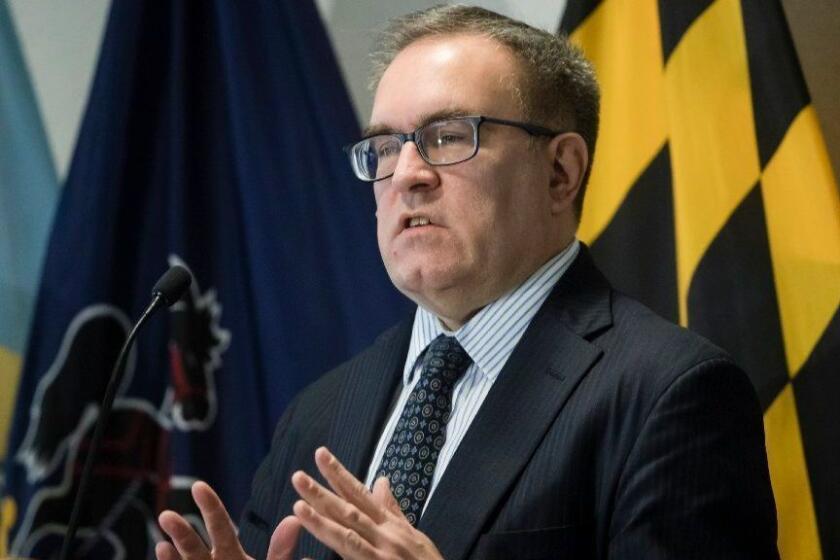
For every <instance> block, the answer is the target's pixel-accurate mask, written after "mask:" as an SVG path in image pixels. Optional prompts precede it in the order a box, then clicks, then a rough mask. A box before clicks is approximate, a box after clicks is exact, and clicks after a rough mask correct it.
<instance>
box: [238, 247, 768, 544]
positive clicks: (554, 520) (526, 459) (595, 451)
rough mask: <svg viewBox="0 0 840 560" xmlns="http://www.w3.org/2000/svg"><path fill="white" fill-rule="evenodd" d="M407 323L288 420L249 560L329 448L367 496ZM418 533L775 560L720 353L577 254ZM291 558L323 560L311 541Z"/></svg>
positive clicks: (250, 525) (748, 397) (251, 508)
mask: <svg viewBox="0 0 840 560" xmlns="http://www.w3.org/2000/svg"><path fill="white" fill-rule="evenodd" d="M410 333H411V321H410V320H409V321H405V322H404V323H403V324H400V325H398V326H396V327H394V328H392V329H391V330H389V331H387V332H385V333H384V334H383V335H382V336H380V337H379V339H378V340H377V341H376V342H375V343H374V344H373V346H371V347H370V348H368V349H367V350H365V351H364V352H362V353H361V354H359V355H358V356H356V357H355V358H353V359H352V360H350V361H349V362H347V363H345V364H343V365H341V366H339V367H338V368H336V369H335V370H333V371H332V372H330V373H328V374H326V375H325V376H324V377H322V378H321V379H320V380H319V381H317V382H316V383H314V384H313V385H312V386H311V387H309V388H308V389H307V390H305V391H304V392H303V393H302V394H301V395H300V396H299V397H298V398H297V399H296V400H295V401H294V403H293V404H292V405H290V407H289V409H288V410H287V412H286V413H285V414H284V416H283V418H282V419H281V420H280V422H279V424H278V426H277V430H276V434H275V436H274V442H273V445H272V448H271V452H270V454H269V455H268V457H267V458H266V460H265V461H264V462H263V464H262V466H261V467H260V469H259V471H258V472H257V474H256V477H255V478H254V484H253V492H252V495H251V499H250V501H249V502H248V504H247V506H246V510H245V512H244V515H243V517H242V521H241V526H240V529H241V533H240V537H241V540H242V542H243V545H244V546H245V549H246V550H248V551H249V553H251V554H252V555H253V556H255V557H256V558H263V557H264V556H265V552H266V548H267V546H268V540H269V536H270V535H271V532H272V530H273V528H274V527H275V525H276V524H277V523H278V522H279V520H280V519H281V518H282V517H283V516H285V515H288V514H289V513H290V512H291V506H292V504H293V503H294V501H295V500H296V498H297V496H296V494H295V491H294V489H293V488H292V487H291V485H290V484H289V477H290V476H291V474H292V473H293V472H294V471H295V470H296V469H304V470H306V471H307V472H310V473H316V472H317V471H316V469H315V466H314V461H313V452H314V450H315V449H316V448H317V447H318V446H320V445H327V446H328V447H329V448H330V449H331V450H332V451H333V452H334V453H335V454H336V455H337V456H338V457H339V458H340V459H341V460H342V461H343V462H344V464H345V465H347V467H348V468H349V469H350V470H351V471H353V472H354V473H355V474H356V475H357V476H358V477H359V478H361V479H363V478H364V476H365V473H366V471H367V467H368V463H369V461H370V458H371V455H372V453H373V450H374V446H375V444H376V441H377V439H378V437H379V434H380V431H381V429H382V427H383V425H384V423H385V422H386V419H387V415H388V413H389V408H390V406H391V402H392V396H393V395H394V392H395V391H396V390H397V386H398V383H399V381H400V380H401V379H402V370H403V365H404V360H405V355H406V351H407V348H408V342H409V337H410ZM419 529H421V530H422V531H424V532H425V533H426V534H428V535H429V536H430V537H431V538H432V540H433V541H434V542H435V544H437V546H438V548H439V549H440V551H441V552H442V553H443V555H444V557H445V558H447V559H449V560H456V559H462V558H487V559H490V558H506V559H508V558H517V559H548V558H607V557H610V558H646V559H647V558H703V559H718V558H777V557H778V553H777V550H776V512H775V505H774V502H773V496H772V492H771V489H770V479H769V474H768V468H767V459H766V454H765V448H764V430H763V424H762V417H761V409H760V407H759V404H758V401H757V399H756V396H755V394H754V391H753V388H752V386H751V385H750V382H749V381H748V379H747V377H746V376H745V375H744V373H743V372H741V371H740V370H739V369H738V368H737V367H736V366H735V365H733V364H732V362H731V361H730V360H729V358H728V357H727V356H726V355H725V354H724V353H723V352H722V351H721V350H719V349H718V348H716V347H714V346H712V345H711V344H710V343H708V342H707V341H705V340H703V339H702V338H700V337H698V336H696V335H694V334H691V333H689V332H687V331H685V330H683V329H680V328H678V327H676V326H674V325H672V324H670V323H668V322H666V321H664V320H663V319H661V318H659V317H657V316H656V315H654V314H653V313H652V312H651V311H649V310H648V309H646V308H645V307H643V306H642V305H640V304H639V303H637V302H635V301H633V300H632V299H629V298H628V297H626V296H624V295H622V294H619V293H617V292H615V291H613V290H612V289H611V288H610V287H609V285H608V284H607V282H606V280H605V279H604V278H603V276H602V275H601V274H600V272H599V271H598V270H597V269H596V268H595V266H594V264H593V263H592V260H591V258H590V256H589V254H588V252H587V251H585V250H584V251H582V252H581V254H580V256H579V257H578V258H577V260H576V262H575V263H574V264H573V265H572V266H571V268H570V269H569V270H568V271H567V272H566V274H565V275H564V276H563V278H562V279H561V280H560V282H559V283H558V284H557V286H556V287H555V289H554V290H553V292H552V294H551V295H550V296H549V298H548V300H547V301H546V303H545V304H544V305H543V307H542V309H541V310H540V311H539V313H538V314H537V315H536V317H535V318H534V320H533V322H532V323H531V326H530V327H529V328H528V330H527V332H526V333H525V335H524V336H523V338H522V340H521V341H520V343H519V345H518V346H517V348H516V349H515V351H514V353H513V355H512V356H511V357H510V360H509V361H508V363H507V364H506V365H505V368H504V370H503V371H502V373H501V374H500V376H499V378H498V379H497V381H496V383H495V385H494V386H493V388H492V390H491V391H490V393H489V394H488V396H487V399H486V400H485V402H484V404H483V406H482V408H481V410H480V411H479V412H478V415H477V416H476V418H475V420H474V422H473V424H472V426H471V427H470V429H469V431H468V432H467V434H466V436H465V437H464V439H463V441H462V442H461V445H460V447H459V448H458V451H457V453H456V454H455V456H454V457H453V458H452V461H451V462H450V463H449V466H448V468H447V470H446V473H445V474H444V476H443V477H442V479H441V481H440V484H439V486H438V487H437V489H436V491H435V493H434V495H433V496H432V499H431V501H430V502H429V504H428V506H427V509H426V512H425V514H424V515H423V517H422V519H421V521H420V524H419ZM298 552H299V553H300V555H301V556H304V555H306V556H311V557H314V558H319V559H320V558H326V557H328V556H329V553H328V552H327V551H326V550H325V549H324V548H322V547H321V546H320V545H319V544H318V543H317V542H316V541H315V540H314V539H313V538H312V537H311V536H309V535H304V537H303V538H302V539H301V542H300V544H299V547H298Z"/></svg>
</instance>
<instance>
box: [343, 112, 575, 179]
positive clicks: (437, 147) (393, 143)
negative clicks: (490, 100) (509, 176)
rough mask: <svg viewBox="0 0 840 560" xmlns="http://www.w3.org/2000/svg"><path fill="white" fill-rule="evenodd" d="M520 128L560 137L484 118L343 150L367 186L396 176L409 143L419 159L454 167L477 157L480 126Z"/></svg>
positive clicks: (438, 124)
mask: <svg viewBox="0 0 840 560" xmlns="http://www.w3.org/2000/svg"><path fill="white" fill-rule="evenodd" d="M484 122H487V123H492V124H501V125H504V126H513V127H516V128H520V129H522V130H524V131H525V132H527V133H528V134H530V135H532V136H557V135H558V134H561V132H558V131H555V130H550V129H548V128H544V127H542V126H537V125H535V124H529V123H524V122H518V121H508V120H505V119H495V118H493V117H484V116H481V115H476V116H469V117H452V118H448V119H441V120H438V121H433V122H430V123H428V124H424V125H423V126H420V127H418V128H417V129H416V130H415V131H414V132H408V133H402V132H392V133H389V134H375V135H373V136H368V137H367V138H364V139H362V140H360V141H359V142H356V143H355V144H349V145H347V146H345V147H344V151H345V152H347V155H348V156H349V157H350V165H351V166H352V167H353V172H354V173H355V174H356V177H358V178H359V179H361V180H362V181H366V182H373V181H379V180H382V179H387V178H388V177H390V176H391V175H393V174H394V170H395V169H396V168H397V161H398V160H399V157H400V151H401V150H402V147H403V145H405V143H406V142H414V143H415V144H416V145H417V151H418V152H420V157H422V158H423V160H424V161H425V162H426V163H428V164H429V165H453V164H456V163H461V162H464V161H467V160H468V159H470V158H472V157H473V156H475V154H477V153H478V146H479V137H478V131H479V128H480V126H481V123H484Z"/></svg>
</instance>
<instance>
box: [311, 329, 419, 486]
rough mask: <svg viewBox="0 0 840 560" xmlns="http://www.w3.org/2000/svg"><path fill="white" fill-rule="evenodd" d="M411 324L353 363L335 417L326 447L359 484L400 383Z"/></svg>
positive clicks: (382, 338)
mask: <svg viewBox="0 0 840 560" xmlns="http://www.w3.org/2000/svg"><path fill="white" fill-rule="evenodd" d="M411 325H412V321H411V320H406V321H404V322H403V323H400V324H399V325H397V326H396V327H394V328H392V329H391V330H389V331H387V332H385V333H384V334H383V335H382V336H380V337H379V339H377V341H376V343H375V344H374V345H373V347H371V348H370V349H369V350H367V351H366V352H365V353H363V354H362V355H360V356H359V357H358V358H357V359H356V360H353V363H352V365H351V369H350V371H349V372H348V374H347V378H346V381H345V384H344V390H343V391H342V396H341V400H340V401H339V403H338V408H337V410H336V414H335V420H334V422H333V425H332V428H331V430H330V434H329V437H328V440H327V447H329V449H330V451H332V452H333V453H334V454H335V456H336V457H338V458H339V460H340V461H341V462H342V463H343V464H344V465H345V466H346V467H347V469H348V470H349V471H350V472H352V473H353V474H354V475H355V476H356V477H357V478H359V479H360V480H364V478H365V476H366V475H367V468H368V465H369V461H370V457H371V455H372V454H373V449H374V446H375V445H376V442H377V441H378V439H379V436H380V434H381V431H382V427H383V425H384V424H385V421H386V416H387V414H388V411H389V408H390V404H391V400H392V397H393V395H394V392H395V391H396V386H397V383H398V382H399V380H401V379H402V372H403V367H404V366H405V355H406V353H407V352H408V343H409V339H410V337H411Z"/></svg>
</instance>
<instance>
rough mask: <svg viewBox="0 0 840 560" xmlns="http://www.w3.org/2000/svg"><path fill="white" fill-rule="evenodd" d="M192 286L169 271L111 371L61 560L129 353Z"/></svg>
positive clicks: (185, 274) (185, 276) (184, 275)
mask: <svg viewBox="0 0 840 560" xmlns="http://www.w3.org/2000/svg"><path fill="white" fill-rule="evenodd" d="M191 283H192V276H191V275H190V273H189V271H188V270H187V269H186V268H184V267H183V266H178V265H175V266H173V267H172V268H170V269H169V270H167V271H166V272H165V273H164V274H163V276H161V277H160V280H158V281H157V283H156V284H155V287H154V288H153V289H152V302H151V303H150V304H149V306H148V307H147V308H146V310H145V311H143V313H142V315H140V318H139V319H138V320H137V322H136V323H135V324H134V327H133V328H132V329H131V331H130V332H129V333H128V338H126V340H125V343H124V344H123V346H122V349H121V350H120V354H119V356H118V357H117V361H116V363H114V369H113V370H112V371H111V378H110V380H109V381H108V387H107V389H106V390H105V397H104V398H103V399H102V406H101V407H100V409H99V418H97V420H96V427H95V428H94V430H93V437H92V438H91V441H90V447H89V448H88V455H87V458H86V459H85V466H84V468H83V469H82V476H81V478H80V479H79V489H78V491H77V492H76V499H75V500H74V501H73V512H72V513H71V514H70V522H69V523H68V524H67V532H66V533H65V535H64V542H63V543H62V545H61V554H60V555H59V560H67V558H68V554H69V553H70V547H71V545H72V542H73V539H74V538H75V536H76V530H77V529H78V526H79V516H80V514H81V510H82V504H83V502H84V498H85V496H86V494H87V488H88V486H89V485H90V478H91V474H92V473H93V464H94V462H95V460H96V455H97V452H98V451H99V442H100V441H101V440H102V435H103V433H104V432H105V426H106V424H107V423H108V416H109V415H110V414H111V408H112V407H113V405H114V399H115V398H116V396H117V389H118V388H119V386H120V384H121V383H122V379H123V375H124V374H125V362H126V359H127V357H128V351H129V350H130V349H131V345H132V344H133V343H134V339H135V338H136V336H137V332H138V331H139V330H140V327H141V326H142V325H143V324H144V323H145V322H146V320H147V319H148V318H149V317H151V316H152V315H153V314H154V313H155V312H156V311H157V310H158V309H160V308H161V307H164V306H165V307H170V306H171V305H172V304H174V303H175V302H176V301H178V299H179V298H180V297H181V295H182V294H183V293H184V292H185V291H186V290H187V288H189V286H190V284H191Z"/></svg>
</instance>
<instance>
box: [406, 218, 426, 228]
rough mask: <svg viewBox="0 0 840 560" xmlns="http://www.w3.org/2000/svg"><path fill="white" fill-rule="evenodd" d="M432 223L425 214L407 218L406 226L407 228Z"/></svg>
mask: <svg viewBox="0 0 840 560" xmlns="http://www.w3.org/2000/svg"><path fill="white" fill-rule="evenodd" d="M431 223H432V221H431V220H430V219H429V218H427V217H425V216H415V217H414V218H408V219H406V221H405V228H406V229H411V228H415V227H421V226H428V225H430V224H431Z"/></svg>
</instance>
